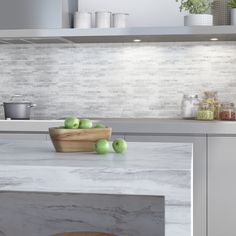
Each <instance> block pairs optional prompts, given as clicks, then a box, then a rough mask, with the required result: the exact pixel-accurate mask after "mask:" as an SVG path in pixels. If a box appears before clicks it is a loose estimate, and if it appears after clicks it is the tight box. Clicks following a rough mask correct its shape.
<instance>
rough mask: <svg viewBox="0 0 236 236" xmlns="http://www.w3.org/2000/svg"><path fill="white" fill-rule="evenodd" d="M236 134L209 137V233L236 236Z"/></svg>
mask: <svg viewBox="0 0 236 236" xmlns="http://www.w3.org/2000/svg"><path fill="white" fill-rule="evenodd" d="M235 182H236V137H209V139H208V236H235V235H236V185H235Z"/></svg>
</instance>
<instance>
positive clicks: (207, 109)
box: [197, 102, 214, 120]
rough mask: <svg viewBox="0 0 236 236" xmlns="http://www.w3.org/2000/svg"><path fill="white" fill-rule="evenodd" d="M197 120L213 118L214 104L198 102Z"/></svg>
mask: <svg viewBox="0 0 236 236" xmlns="http://www.w3.org/2000/svg"><path fill="white" fill-rule="evenodd" d="M197 120H214V106H213V105H211V104H209V103H206V102H202V103H200V105H199V109H198V112H197Z"/></svg>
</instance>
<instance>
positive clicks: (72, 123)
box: [64, 117, 80, 129]
mask: <svg viewBox="0 0 236 236" xmlns="http://www.w3.org/2000/svg"><path fill="white" fill-rule="evenodd" d="M79 124H80V121H79V119H78V118H76V117H68V118H66V119H65V122H64V126H65V128H66V129H78V128H79Z"/></svg>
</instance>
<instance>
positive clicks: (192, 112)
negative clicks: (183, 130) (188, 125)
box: [181, 95, 199, 119]
mask: <svg viewBox="0 0 236 236" xmlns="http://www.w3.org/2000/svg"><path fill="white" fill-rule="evenodd" d="M198 106H199V99H198V95H184V96H183V100H182V105H181V113H182V118H184V119H195V118H196V115H197V111H198Z"/></svg>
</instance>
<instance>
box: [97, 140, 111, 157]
mask: <svg viewBox="0 0 236 236" xmlns="http://www.w3.org/2000/svg"><path fill="white" fill-rule="evenodd" d="M95 151H96V153H98V154H106V153H108V152H109V151H110V145H109V142H108V141H107V140H106V139H100V140H98V141H97V142H96V144H95Z"/></svg>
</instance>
